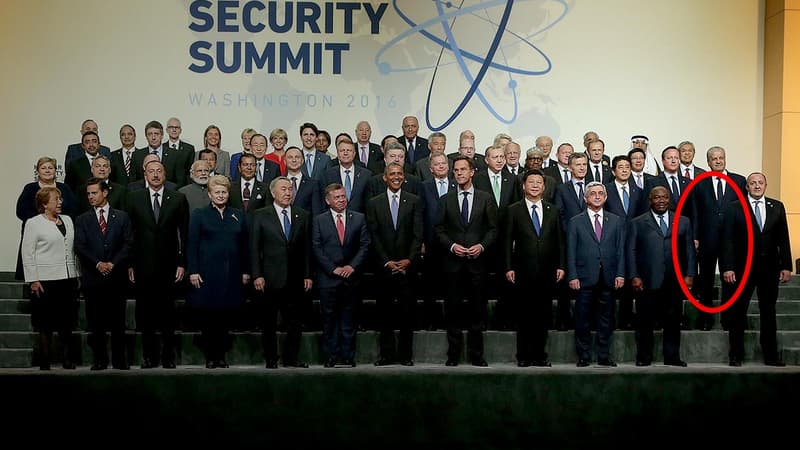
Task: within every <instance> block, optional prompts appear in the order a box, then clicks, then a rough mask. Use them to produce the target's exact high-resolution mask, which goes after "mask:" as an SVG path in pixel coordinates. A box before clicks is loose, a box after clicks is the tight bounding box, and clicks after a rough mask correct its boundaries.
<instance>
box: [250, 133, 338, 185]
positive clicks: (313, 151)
mask: <svg viewBox="0 0 800 450" xmlns="http://www.w3.org/2000/svg"><path fill="white" fill-rule="evenodd" d="M317 131H318V130H317V126H316V125H314V124H313V123H309V122H306V123H304V124H302V125H300V142H302V144H303V161H304V163H303V175H306V176H308V177H311V178H313V179H315V180H319V179H320V178H321V177H322V175H323V174H324V173H325V170H326V169H327V168H328V167H329V166H330V165H331V157H330V156H328V155H326V154H325V153H322V152H318V151H317V148H316V142H317ZM251 145H252V144H251Z"/></svg>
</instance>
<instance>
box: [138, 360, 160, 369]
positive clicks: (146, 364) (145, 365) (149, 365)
mask: <svg viewBox="0 0 800 450" xmlns="http://www.w3.org/2000/svg"><path fill="white" fill-rule="evenodd" d="M156 367H158V364H156V363H155V362H154V361H153V360H151V359H147V358H145V359H143V360H142V369H154V368H156Z"/></svg>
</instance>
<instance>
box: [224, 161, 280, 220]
mask: <svg viewBox="0 0 800 450" xmlns="http://www.w3.org/2000/svg"><path fill="white" fill-rule="evenodd" d="M238 169H239V175H240V177H239V181H237V182H235V183H231V197H230V200H229V203H230V206H231V207H233V208H237V209H241V210H242V211H244V212H245V214H247V215H248V219H250V215H251V214H252V213H253V212H254V211H255V210H257V209H259V208H263V207H265V206H267V205H268V204H269V203H271V202H272V195H270V194H269V192H268V189H267V186H266V185H265V184H264V183H260V182H258V181H256V157H255V156H253V154H252V153H242V156H241V157H240V158H239V167H238Z"/></svg>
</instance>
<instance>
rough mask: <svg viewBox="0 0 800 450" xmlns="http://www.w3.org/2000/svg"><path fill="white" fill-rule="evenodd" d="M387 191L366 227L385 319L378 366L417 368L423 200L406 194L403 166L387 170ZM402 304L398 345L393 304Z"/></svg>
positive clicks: (374, 202)
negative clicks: (415, 345) (415, 346)
mask: <svg viewBox="0 0 800 450" xmlns="http://www.w3.org/2000/svg"><path fill="white" fill-rule="evenodd" d="M384 178H385V179H386V184H387V186H388V189H387V191H386V192H383V193H381V194H379V195H377V196H375V197H373V198H371V199H370V201H369V203H368V204H367V223H368V224H369V230H370V234H371V236H372V250H373V256H374V259H375V268H374V270H375V275H376V276H377V278H378V280H377V282H378V286H380V289H379V290H378V299H377V300H378V310H379V316H380V319H379V320H380V322H379V323H380V325H379V330H380V359H378V361H376V362H375V365H376V366H387V365H390V364H395V363H396V362H399V363H400V364H402V365H404V366H412V365H414V360H413V357H412V354H413V352H412V345H411V344H412V341H413V339H414V311H415V306H416V290H415V285H416V275H417V271H418V269H417V267H416V265H417V262H418V258H419V255H420V251H421V249H422V238H423V233H422V212H423V205H422V200H420V198H419V197H417V196H416V195H414V194H410V193H408V192H404V191H402V187H403V181H404V180H405V172H404V170H403V166H401V165H400V164H398V163H389V165H387V166H386V169H385V171H384ZM395 300H397V303H398V309H399V311H400V314H399V316H398V319H399V320H398V321H397V323H398V324H399V329H400V340H399V343H398V342H396V341H395V336H394V326H393V325H394V324H395V322H396V321H395V315H394V314H393V311H394V309H393V308H392V304H393V303H394V301H395Z"/></svg>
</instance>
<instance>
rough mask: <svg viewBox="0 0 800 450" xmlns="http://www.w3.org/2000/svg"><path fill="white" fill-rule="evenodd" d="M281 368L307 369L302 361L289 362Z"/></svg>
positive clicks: (306, 365)
mask: <svg viewBox="0 0 800 450" xmlns="http://www.w3.org/2000/svg"><path fill="white" fill-rule="evenodd" d="M283 367H294V368H296V369H308V364H307V363H304V362H303V361H290V362H288V363H283Z"/></svg>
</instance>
